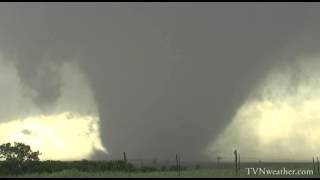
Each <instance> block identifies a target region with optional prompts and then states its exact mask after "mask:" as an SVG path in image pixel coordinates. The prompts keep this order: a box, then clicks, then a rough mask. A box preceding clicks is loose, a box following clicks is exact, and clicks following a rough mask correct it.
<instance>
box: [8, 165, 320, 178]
mask: <svg viewBox="0 0 320 180" xmlns="http://www.w3.org/2000/svg"><path fill="white" fill-rule="evenodd" d="M247 168H266V169H269V170H272V169H273V170H281V169H283V168H285V169H286V170H287V173H288V171H289V170H296V171H297V170H309V171H310V170H311V171H314V172H313V175H312V174H310V173H309V174H306V171H304V174H300V175H298V174H291V175H289V174H282V175H279V174H278V175H276V174H274V175H270V174H269V175H268V174H267V172H265V173H266V174H263V172H262V171H261V172H260V174H259V173H258V172H257V174H254V173H253V172H251V174H248V169H247ZM313 168H314V166H313V164H312V163H284V162H283V163H242V164H241V167H240V172H239V173H238V175H237V176H236V174H235V168H234V164H233V163H221V164H219V165H217V164H212V165H210V164H209V165H208V164H201V165H198V167H195V166H191V165H189V166H186V167H185V168H184V169H183V170H181V172H180V176H179V174H178V172H177V171H175V170H161V169H156V170H152V171H141V170H139V169H137V170H135V171H124V170H105V171H97V172H88V171H81V170H77V169H68V170H62V171H58V172H52V173H47V172H43V173H27V174H21V175H6V176H3V177H18V178H19V177H24V178H33V177H34V178H40V177H44V178H60V177H80V178H86V177H93V178H126V177H129V178H179V177H186V178H210V177H320V176H319V175H317V174H319V173H317V172H318V170H317V167H315V169H313ZM269 172H270V171H269ZM300 173H301V172H300Z"/></svg>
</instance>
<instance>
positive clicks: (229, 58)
mask: <svg viewBox="0 0 320 180" xmlns="http://www.w3.org/2000/svg"><path fill="white" fill-rule="evenodd" d="M319 10H320V6H319V5H318V4H312V3H111V2H110V3H0V26H1V29H0V51H1V52H2V54H3V56H4V59H5V60H6V61H8V62H11V63H12V64H13V66H14V67H15V68H16V71H17V76H18V77H19V79H20V82H21V86H22V88H21V91H23V92H24V94H25V95H26V96H28V97H31V99H32V102H33V103H34V104H35V105H36V106H37V108H38V109H40V112H41V113H42V114H50V113H52V112H53V111H54V110H53V109H55V108H53V107H55V106H56V105H57V103H60V104H64V103H66V104H68V102H65V101H62V103H61V102H59V99H61V96H62V91H63V90H62V89H63V86H64V85H63V80H62V76H61V73H60V69H61V68H62V67H64V64H66V63H69V62H72V63H74V64H77V66H78V67H79V70H80V71H81V73H80V74H83V76H84V78H85V82H86V83H87V84H86V85H87V86H89V87H90V89H91V90H92V96H93V99H94V103H93V104H94V105H93V106H96V107H97V114H98V116H99V119H100V120H99V130H100V136H101V140H102V143H103V146H104V147H106V148H107V149H108V153H107V154H105V153H101V152H97V153H95V154H93V155H92V158H97V159H108V158H119V157H121V155H122V152H126V153H127V155H128V158H130V157H132V158H154V157H157V158H163V159H165V158H171V157H173V156H174V155H175V153H176V152H178V153H180V154H181V156H182V158H183V159H188V160H195V159H205V158H207V157H208V156H210V154H209V155H208V154H206V153H205V152H206V149H207V147H208V145H209V144H211V143H212V142H213V141H214V140H215V139H216V138H217V137H218V135H219V134H221V133H222V132H224V130H225V129H226V128H227V127H228V125H230V124H231V122H232V119H233V117H234V116H235V115H236V113H237V111H238V109H239V108H240V107H241V106H242V105H243V104H244V103H245V102H246V101H247V99H248V98H249V97H251V95H252V93H251V92H252V91H253V90H255V89H256V88H257V85H258V84H259V83H261V80H262V79H264V78H265V77H266V76H267V75H268V73H269V72H270V69H272V67H274V66H277V65H278V63H283V64H292V63H293V62H294V59H296V58H292V59H291V57H293V56H298V55H303V54H306V53H307V54H308V53H315V52H317V51H318V47H319V46H318V44H319V42H320V39H317V38H318V37H319V36H318V34H317V32H319V31H317V30H319V28H320V24H319V23H318V22H317V18H316V17H319V15H320V13H319V12H320V11H319ZM280 57H286V58H280ZM68 76H72V73H69V75H68ZM295 81H296V80H295V79H294V80H293V82H295ZM71 88H72V87H71ZM78 90H79V89H77V88H73V91H74V92H77V91H78ZM71 94H72V93H71ZM2 96H5V94H1V95H0V98H2ZM257 96H259V95H257ZM80 97H81V96H80ZM4 99H6V101H10V100H7V98H4ZM78 100H79V99H78V98H73V99H72V98H70V101H72V103H76V104H77V103H78V102H79V101H78ZM2 102H3V101H2ZM83 102H86V101H81V103H83ZM3 103H6V102H3ZM78 104H79V103H78ZM63 107H64V106H63ZM79 111H83V112H78V113H87V112H85V111H90V110H87V109H81V110H79ZM61 112H63V109H61ZM12 113H15V112H12ZM5 120H6V119H3V121H5ZM1 121H2V120H1ZM24 133H26V134H28V132H27V131H25V132H24ZM229 151H230V154H231V153H232V151H233V149H230V150H229Z"/></svg>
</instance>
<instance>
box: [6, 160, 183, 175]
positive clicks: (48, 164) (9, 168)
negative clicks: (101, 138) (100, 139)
mask: <svg viewBox="0 0 320 180" xmlns="http://www.w3.org/2000/svg"><path fill="white" fill-rule="evenodd" d="M70 169H76V170H79V171H84V172H101V171H127V172H137V171H139V172H151V171H159V170H160V171H176V170H177V169H176V167H175V166H170V167H165V166H163V167H161V168H160V169H158V168H155V167H151V166H142V167H135V166H134V165H133V164H131V163H128V162H126V161H123V160H115V161H88V160H82V161H27V162H24V163H20V164H19V163H17V162H14V161H0V174H1V175H14V174H28V173H53V172H58V171H62V170H70Z"/></svg>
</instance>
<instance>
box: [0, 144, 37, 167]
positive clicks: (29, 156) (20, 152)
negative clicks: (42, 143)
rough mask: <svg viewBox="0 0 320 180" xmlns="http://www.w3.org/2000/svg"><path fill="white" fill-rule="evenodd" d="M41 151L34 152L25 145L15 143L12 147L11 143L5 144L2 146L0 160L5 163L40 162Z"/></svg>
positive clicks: (0, 146) (0, 147)
mask: <svg viewBox="0 0 320 180" xmlns="http://www.w3.org/2000/svg"><path fill="white" fill-rule="evenodd" d="M39 155H40V152H39V151H35V152H33V151H32V150H31V148H30V146H29V145H25V144H23V143H19V142H14V145H13V146H11V143H5V144H2V145H0V159H4V160H5V161H17V162H20V163H22V162H25V161H39V160H40V159H39Z"/></svg>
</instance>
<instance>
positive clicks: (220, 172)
mask: <svg viewBox="0 0 320 180" xmlns="http://www.w3.org/2000/svg"><path fill="white" fill-rule="evenodd" d="M39 155H40V153H39V151H35V152H33V151H32V150H31V148H30V146H28V145H25V144H23V143H14V144H13V145H12V144H10V143H6V144H2V145H0V160H1V161H0V177H35V178H36V177H49V178H50V177H79V178H82V177H115V178H117V177H119V178H122V177H134V178H135V177H144V178H148V177H149V178H152V177H154V178H167V177H168V178H169V177H171V178H172V177H198V178H199V177H275V176H273V175H272V176H270V175H269V176H268V175H266V176H263V175H258V176H256V175H248V174H247V170H246V168H247V167H256V168H259V167H264V168H269V169H280V168H283V167H286V168H287V169H305V170H310V169H314V170H315V168H314V167H315V164H314V163H313V164H312V163H311V162H310V163H308V162H306V163H265V162H264V163H262V162H260V163H259V162H256V163H242V165H241V168H240V166H238V167H239V169H237V172H235V168H234V167H235V166H234V163H233V162H230V163H225V162H219V163H212V164H211V165H208V164H201V165H200V164H196V165H194V164H190V165H189V166H181V165H180V161H178V166H177V164H175V165H169V163H168V162H166V163H164V164H161V163H159V162H158V161H153V162H152V163H151V165H149V166H146V165H142V164H141V166H139V167H136V166H134V165H133V164H131V163H129V162H128V160H127V158H126V156H125V153H124V157H125V158H124V160H116V161H88V160H81V161H40V159H39ZM178 160H179V158H178ZM319 176H320V173H319V172H315V174H314V175H295V176H278V177H319Z"/></svg>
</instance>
